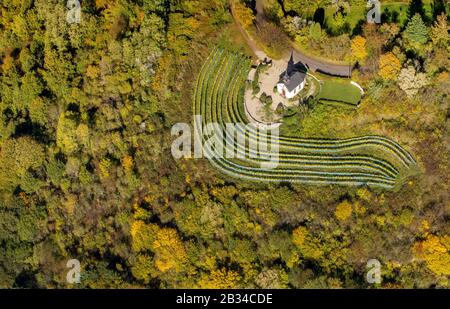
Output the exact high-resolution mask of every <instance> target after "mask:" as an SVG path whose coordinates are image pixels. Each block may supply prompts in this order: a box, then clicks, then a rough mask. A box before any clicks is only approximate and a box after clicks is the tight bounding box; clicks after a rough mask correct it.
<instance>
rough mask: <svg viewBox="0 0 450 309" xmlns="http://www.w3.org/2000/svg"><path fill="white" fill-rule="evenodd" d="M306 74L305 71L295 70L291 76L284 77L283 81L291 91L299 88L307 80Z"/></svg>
mask: <svg viewBox="0 0 450 309" xmlns="http://www.w3.org/2000/svg"><path fill="white" fill-rule="evenodd" d="M305 77H306V74H305V73H303V72H299V71H295V72H293V73H292V75H291V76H288V77H283V78H282V79H281V82H282V83H283V84H284V85H285V86H286V88H287V89H288V90H289V92H290V91H292V90H294V89H295V88H297V86H298V85H300V84H301V83H302V82H303V81H304V80H305Z"/></svg>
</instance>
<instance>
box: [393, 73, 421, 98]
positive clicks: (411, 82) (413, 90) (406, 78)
mask: <svg viewBox="0 0 450 309" xmlns="http://www.w3.org/2000/svg"><path fill="white" fill-rule="evenodd" d="M397 82H398V85H399V87H400V89H402V90H403V91H404V92H405V93H406V95H407V96H408V97H409V98H412V97H414V96H415V95H416V94H417V92H419V90H420V89H421V88H422V87H424V86H426V85H428V78H427V76H426V75H425V73H421V72H417V71H416V69H415V68H414V67H413V66H408V67H406V68H403V69H402V70H401V71H400V74H399V76H398V80H397Z"/></svg>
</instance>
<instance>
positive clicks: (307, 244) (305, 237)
mask: <svg viewBox="0 0 450 309" xmlns="http://www.w3.org/2000/svg"><path fill="white" fill-rule="evenodd" d="M292 242H293V243H294V245H296V246H297V247H298V248H299V249H300V253H301V254H302V255H303V257H305V258H306V259H312V260H318V259H320V258H321V257H322V256H323V250H322V248H321V245H320V240H319V239H318V238H316V237H312V236H311V235H309V233H308V230H307V229H306V227H304V226H299V227H297V228H296V229H295V230H294V231H293V232H292Z"/></svg>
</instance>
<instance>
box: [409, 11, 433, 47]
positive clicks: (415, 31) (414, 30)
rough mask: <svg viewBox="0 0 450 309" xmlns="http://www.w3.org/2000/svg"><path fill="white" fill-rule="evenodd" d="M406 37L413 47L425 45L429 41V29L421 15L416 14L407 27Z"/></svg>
mask: <svg viewBox="0 0 450 309" xmlns="http://www.w3.org/2000/svg"><path fill="white" fill-rule="evenodd" d="M404 37H405V38H406V39H407V40H408V41H409V42H410V43H411V44H412V45H423V44H425V43H426V42H427V41H428V28H427V26H426V25H425V23H424V22H423V20H422V17H421V16H420V14H418V13H416V14H415V15H414V16H413V17H412V18H411V20H410V21H409V22H408V24H407V25H406V29H405V31H404Z"/></svg>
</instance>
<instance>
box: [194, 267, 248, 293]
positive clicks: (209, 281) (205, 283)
mask: <svg viewBox="0 0 450 309" xmlns="http://www.w3.org/2000/svg"><path fill="white" fill-rule="evenodd" d="M239 279H240V277H239V275H238V273H237V272H235V271H232V270H227V269H225V268H222V269H216V270H213V271H211V273H210V274H202V276H201V277H200V279H199V281H198V283H197V284H198V287H199V288H201V289H232V288H237V285H238V282H239Z"/></svg>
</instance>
